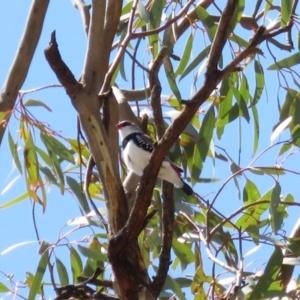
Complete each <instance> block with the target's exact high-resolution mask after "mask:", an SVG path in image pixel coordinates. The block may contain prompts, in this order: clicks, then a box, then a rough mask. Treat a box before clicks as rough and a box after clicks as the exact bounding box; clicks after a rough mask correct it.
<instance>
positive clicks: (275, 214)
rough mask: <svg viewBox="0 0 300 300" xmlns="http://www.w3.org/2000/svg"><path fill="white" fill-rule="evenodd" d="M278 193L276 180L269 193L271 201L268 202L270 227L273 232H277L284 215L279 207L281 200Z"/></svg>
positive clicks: (279, 190)
mask: <svg viewBox="0 0 300 300" xmlns="http://www.w3.org/2000/svg"><path fill="white" fill-rule="evenodd" d="M280 193H281V187H280V185H279V183H278V182H276V184H275V187H274V188H273V190H272V193H271V203H270V208H269V212H270V224H271V227H272V231H273V232H277V231H278V230H279V229H280V228H281V225H282V222H283V219H284V216H283V211H281V210H280V209H279V208H280V206H279V204H280V201H281V198H280Z"/></svg>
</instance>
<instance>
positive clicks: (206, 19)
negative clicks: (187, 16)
mask: <svg viewBox="0 0 300 300" xmlns="http://www.w3.org/2000/svg"><path fill="white" fill-rule="evenodd" d="M196 13H197V15H198V17H199V19H200V21H201V22H202V23H203V25H204V27H205V29H206V30H207V34H208V37H209V39H210V41H211V42H213V40H214V37H215V35H216V31H217V28H218V26H217V25H216V24H215V22H214V20H213V18H212V17H211V15H210V14H209V13H208V12H207V11H206V9H205V8H203V7H202V6H200V5H199V6H197V7H196Z"/></svg>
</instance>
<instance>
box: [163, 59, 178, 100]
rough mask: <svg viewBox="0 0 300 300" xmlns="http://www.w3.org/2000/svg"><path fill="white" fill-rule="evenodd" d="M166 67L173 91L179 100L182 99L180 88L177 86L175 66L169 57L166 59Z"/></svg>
mask: <svg viewBox="0 0 300 300" xmlns="http://www.w3.org/2000/svg"><path fill="white" fill-rule="evenodd" d="M164 68H165V72H166V76H167V80H168V83H169V86H170V88H171V91H172V92H173V94H174V95H175V97H176V98H177V99H178V100H181V94H180V90H179V88H178V86H177V83H176V78H175V74H174V71H173V66H172V63H171V60H170V58H169V57H167V58H165V59H164Z"/></svg>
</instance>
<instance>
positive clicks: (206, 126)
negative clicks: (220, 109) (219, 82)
mask: <svg viewBox="0 0 300 300" xmlns="http://www.w3.org/2000/svg"><path fill="white" fill-rule="evenodd" d="M214 127H215V108H214V105H213V104H212V105H211V106H210V108H209V109H208V111H207V113H206V114H205V116H204V118H203V122H202V125H201V128H200V132H199V138H198V142H197V144H196V145H195V148H194V154H193V167H192V176H191V177H192V181H193V178H199V176H200V174H201V171H202V168H203V163H204V161H205V159H206V156H207V153H208V150H209V147H210V143H211V140H212V137H213V131H214Z"/></svg>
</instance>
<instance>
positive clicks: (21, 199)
mask: <svg viewBox="0 0 300 300" xmlns="http://www.w3.org/2000/svg"><path fill="white" fill-rule="evenodd" d="M28 197H29V195H28V192H25V193H24V194H22V195H20V196H18V197H17V198H14V199H13V200H10V201H8V202H6V203H4V204H2V205H0V209H3V208H7V207H10V206H12V205H15V204H17V203H19V202H21V201H23V200H25V199H27V198H28Z"/></svg>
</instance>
